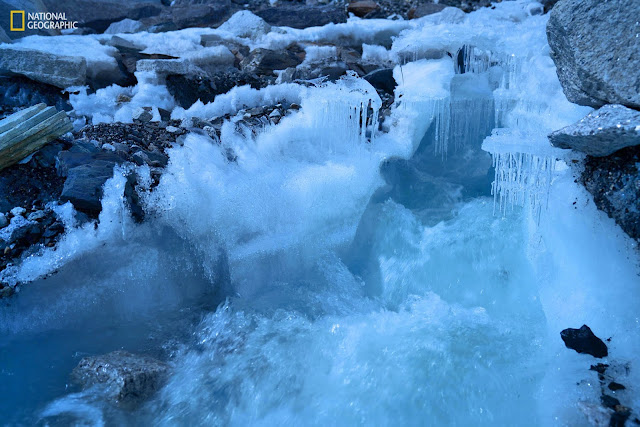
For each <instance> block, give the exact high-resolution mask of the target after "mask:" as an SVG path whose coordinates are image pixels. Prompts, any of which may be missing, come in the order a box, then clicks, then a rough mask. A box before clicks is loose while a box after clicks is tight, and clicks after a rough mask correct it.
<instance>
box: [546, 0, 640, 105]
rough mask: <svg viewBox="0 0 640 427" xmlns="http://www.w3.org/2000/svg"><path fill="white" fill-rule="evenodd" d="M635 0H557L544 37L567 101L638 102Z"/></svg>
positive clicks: (639, 12) (639, 43)
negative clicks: (549, 48)
mask: <svg viewBox="0 0 640 427" xmlns="http://www.w3.org/2000/svg"><path fill="white" fill-rule="evenodd" d="M638 16H640V2H638V1H636V0H609V1H601V0H561V1H559V2H558V3H557V4H556V5H555V6H554V7H553V10H552V11H551V14H550V17H549V22H548V24H547V38H548V40H549V46H550V47H551V57H552V58H553V61H554V62H555V64H556V67H557V73H558V78H559V79H560V83H562V88H563V90H564V93H565V95H566V96H567V99H569V101H571V102H574V103H576V104H580V105H589V106H592V107H601V106H602V105H604V104H622V105H625V106H627V107H631V108H636V109H637V108H640V78H639V77H638V70H640V54H639V53H640V37H638V36H637V34H639V33H640V27H639V25H638Z"/></svg>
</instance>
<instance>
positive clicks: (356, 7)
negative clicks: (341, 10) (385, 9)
mask: <svg viewBox="0 0 640 427" xmlns="http://www.w3.org/2000/svg"><path fill="white" fill-rule="evenodd" d="M379 7H380V6H378V3H376V2H375V1H372V0H360V1H352V2H351V3H349V6H347V12H349V13H353V14H354V15H355V16H358V17H360V18H363V17H365V16H367V15H368V14H369V13H371V12H373V11H374V10H376V9H378V8H379Z"/></svg>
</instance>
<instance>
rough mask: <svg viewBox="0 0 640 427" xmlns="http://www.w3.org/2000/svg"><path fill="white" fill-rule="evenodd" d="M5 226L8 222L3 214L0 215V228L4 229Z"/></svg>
mask: <svg viewBox="0 0 640 427" xmlns="http://www.w3.org/2000/svg"><path fill="white" fill-rule="evenodd" d="M7 225H9V220H8V219H7V216H6V215H5V214H3V213H0V228H4V227H6V226H7Z"/></svg>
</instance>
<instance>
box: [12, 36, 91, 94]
mask: <svg viewBox="0 0 640 427" xmlns="http://www.w3.org/2000/svg"><path fill="white" fill-rule="evenodd" d="M14 74H18V75H22V76H25V77H27V78H29V79H31V80H34V81H37V82H41V83H46V84H50V85H52V86H56V87H59V88H61V89H65V88H67V87H69V86H82V85H84V84H85V81H86V77H87V61H86V60H85V59H84V58H82V57H79V56H64V55H56V54H54V53H47V52H40V51H37V50H21V49H19V48H16V47H14V46H11V45H8V46H7V45H2V46H0V75H14Z"/></svg>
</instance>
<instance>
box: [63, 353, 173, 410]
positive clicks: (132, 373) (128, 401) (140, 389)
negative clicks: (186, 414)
mask: <svg viewBox="0 0 640 427" xmlns="http://www.w3.org/2000/svg"><path fill="white" fill-rule="evenodd" d="M168 371H169V367H168V365H166V364H165V363H163V362H160V361H159V360H156V359H153V358H151V357H148V356H140V355H135V354H131V353H128V352H126V351H114V352H112V353H108V354H105V355H102V356H93V357H85V358H84V359H82V360H81V361H80V363H79V364H78V366H76V367H75V369H74V370H73V372H72V373H71V377H72V379H73V381H74V382H76V383H78V384H80V385H82V386H83V387H84V388H87V387H91V386H94V385H103V386H105V387H106V392H107V394H108V396H110V397H111V398H113V399H115V400H116V401H117V402H118V403H119V404H121V405H127V406H128V405H136V404H138V403H140V402H142V401H143V400H145V399H147V398H148V397H150V396H151V395H152V394H153V393H154V392H156V391H157V390H159V389H160V387H161V386H162V384H163V382H164V380H165V378H166V375H167V373H168Z"/></svg>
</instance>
